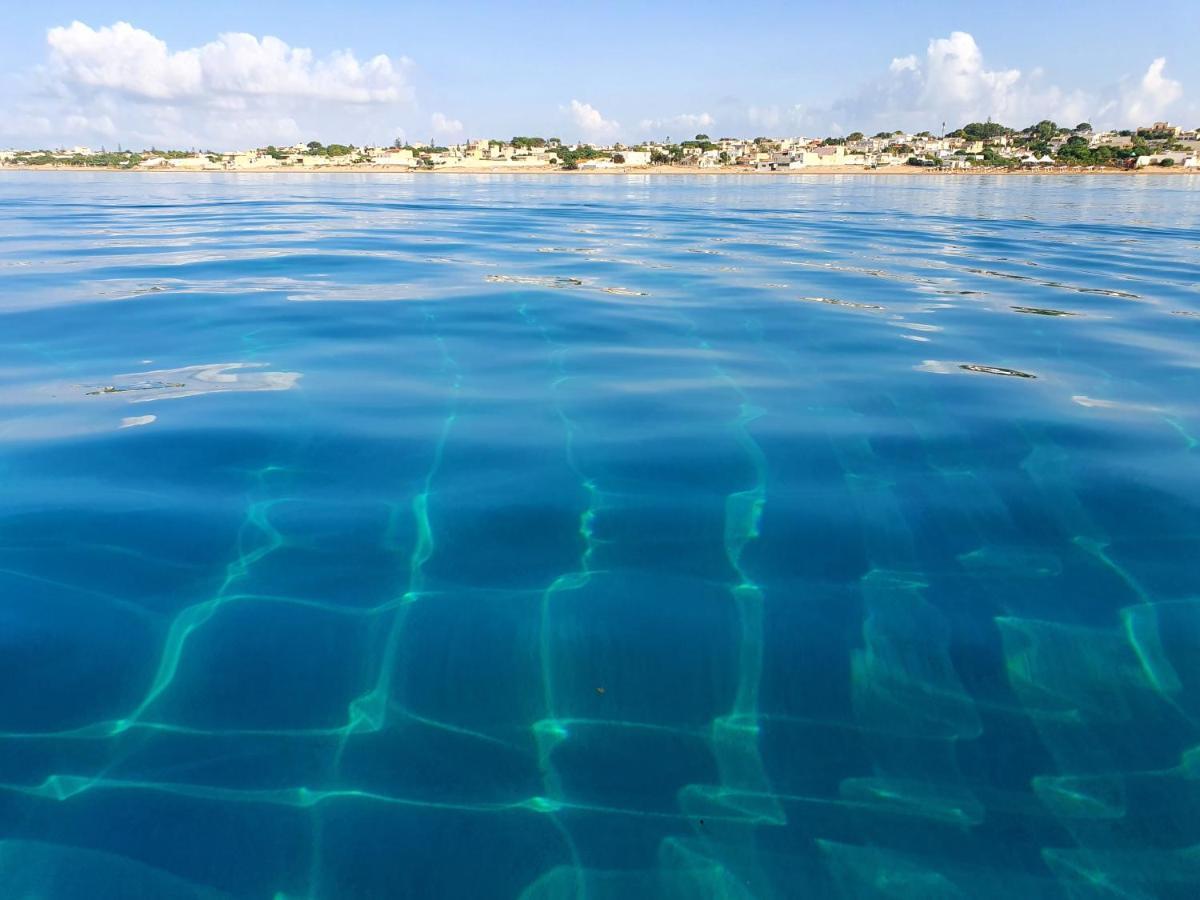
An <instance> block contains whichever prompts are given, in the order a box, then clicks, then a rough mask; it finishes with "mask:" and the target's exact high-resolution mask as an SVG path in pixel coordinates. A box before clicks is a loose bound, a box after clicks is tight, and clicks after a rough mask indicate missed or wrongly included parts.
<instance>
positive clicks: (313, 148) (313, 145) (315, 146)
mask: <svg viewBox="0 0 1200 900" xmlns="http://www.w3.org/2000/svg"><path fill="white" fill-rule="evenodd" d="M307 147H308V149H309V152H310V153H320V152H321V151H322V150H324V149H325V148H324V147H322V146H321V142H320V141H309V142H308V144H307Z"/></svg>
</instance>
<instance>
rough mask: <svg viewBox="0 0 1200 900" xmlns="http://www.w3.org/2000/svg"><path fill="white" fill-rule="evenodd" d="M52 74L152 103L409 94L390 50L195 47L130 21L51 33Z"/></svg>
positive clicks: (233, 37)
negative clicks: (319, 52) (176, 46)
mask: <svg viewBox="0 0 1200 900" xmlns="http://www.w3.org/2000/svg"><path fill="white" fill-rule="evenodd" d="M46 41H47V44H48V45H49V47H50V66H51V71H52V72H53V73H54V74H55V75H57V76H58V77H59V78H60V79H61V80H62V81H64V82H66V83H68V84H73V85H76V86H80V87H86V88H97V89H107V90H113V91H119V92H122V93H126V94H130V95H133V96H135V97H144V98H147V99H152V100H180V99H189V100H190V99H195V100H202V101H207V102H220V101H221V100H222V99H224V98H228V97H231V96H232V97H237V98H243V99H244V98H248V97H280V98H284V97H300V98H307V99H313V100H333V101H338V102H341V103H393V102H396V101H398V100H401V99H405V98H406V97H407V96H408V87H407V85H406V84H405V79H404V74H403V71H402V70H403V68H404V66H405V64H406V61H405V60H401V61H400V62H399V63H393V62H392V60H391V59H389V58H388V57H387V56H384V55H382V54H380V55H378V56H374V57H372V58H371V59H369V60H367V61H365V62H359V60H358V59H357V58H356V57H355V55H354V54H353V53H351V52H350V51H348V50H344V51H339V52H336V53H333V54H331V55H329V56H328V57H326V58H324V59H317V58H316V57H315V56H314V55H313V52H312V51H311V50H307V49H304V48H302V47H289V46H288V45H287V44H286V43H284V42H283V41H281V40H280V39H279V38H276V37H271V36H269V35H268V36H266V37H263V38H261V39H259V38H257V37H255V36H254V35H252V34H244V33H230V34H223V35H221V36H220V37H218V38H217V40H215V41H212V42H210V43H207V44H205V45H203V46H202V47H196V48H193V49H189V50H178V51H174V52H172V51H171V50H170V49H169V48H168V47H167V45H166V42H164V41H162V40H160V39H159V38H157V37H155V36H154V35H152V34H151V33H150V32H148V31H144V30H143V29H141V28H134V27H133V26H132V25H130V24H129V23H128V22H118V23H116V24H115V25H106V26H103V27H101V28H95V29H94V28H91V27H90V26H88V25H85V24H84V23H82V22H72V23H71V24H70V25H69V26H67V27H59V28H51V29H50V31H49V32H48V33H47V35H46Z"/></svg>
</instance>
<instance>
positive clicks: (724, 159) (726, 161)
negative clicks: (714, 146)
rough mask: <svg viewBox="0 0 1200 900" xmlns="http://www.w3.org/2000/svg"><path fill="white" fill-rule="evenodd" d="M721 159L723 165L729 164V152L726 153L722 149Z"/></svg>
mask: <svg viewBox="0 0 1200 900" xmlns="http://www.w3.org/2000/svg"><path fill="white" fill-rule="evenodd" d="M720 159H721V165H723V166H727V165H729V154H728V153H726V152H725V151H724V150H722V151H721V157H720Z"/></svg>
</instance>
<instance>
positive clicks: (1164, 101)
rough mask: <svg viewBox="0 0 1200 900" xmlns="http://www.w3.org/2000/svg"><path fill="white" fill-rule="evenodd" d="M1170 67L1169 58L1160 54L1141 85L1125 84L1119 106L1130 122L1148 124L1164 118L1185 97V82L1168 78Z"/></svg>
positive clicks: (1121, 112)
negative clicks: (1168, 68) (1167, 72)
mask: <svg viewBox="0 0 1200 900" xmlns="http://www.w3.org/2000/svg"><path fill="white" fill-rule="evenodd" d="M1166 68H1167V60H1166V58H1165V57H1162V56H1160V57H1159V58H1158V59H1156V60H1154V62H1152V63H1150V68H1148V69H1147V70H1146V74H1145V75H1143V76H1142V77H1141V79H1140V80H1139V81H1138V82H1137V84H1135V85H1129V84H1123V85H1122V86H1121V97H1120V100H1119V101H1118V109H1119V112H1120V114H1121V115H1122V116H1123V117H1124V118H1125V120H1126V121H1128V122H1133V123H1137V124H1146V123H1148V122H1151V121H1154V120H1158V119H1162V118H1163V117H1164V116H1166V113H1167V110H1168V109H1169V108H1170V107H1171V106H1172V105H1174V104H1175V102H1176V101H1177V100H1179V99H1180V98H1181V97H1182V96H1183V85H1182V84H1180V83H1179V82H1178V81H1174V80H1172V79H1170V78H1168V77H1167V76H1166V74H1165V72H1166Z"/></svg>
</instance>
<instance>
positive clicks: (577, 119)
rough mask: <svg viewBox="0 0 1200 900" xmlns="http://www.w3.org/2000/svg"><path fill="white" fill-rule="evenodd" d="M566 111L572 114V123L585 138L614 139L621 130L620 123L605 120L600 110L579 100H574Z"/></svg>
mask: <svg viewBox="0 0 1200 900" xmlns="http://www.w3.org/2000/svg"><path fill="white" fill-rule="evenodd" d="M566 111H567V112H568V113H569V114H570V117H571V121H572V122H573V123H574V124H575V127H576V128H578V129H579V130H580V131H581V132H582V133H583V135H584V137H588V138H592V139H596V140H599V139H601V138H609V137H612V136H614V135H615V134H616V133H617V132H618V131H620V130H621V125H620V123H618V122H614V121H612V120H610V119H606V118H604V116H602V115H601V114H600V110H598V109H596V107H594V106H592V105H591V104H590V103H581V102H580V101H578V100H572V101H571V105H570V106H568V107H566Z"/></svg>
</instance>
